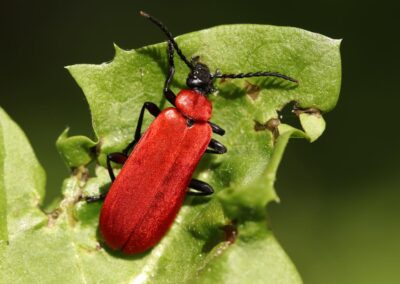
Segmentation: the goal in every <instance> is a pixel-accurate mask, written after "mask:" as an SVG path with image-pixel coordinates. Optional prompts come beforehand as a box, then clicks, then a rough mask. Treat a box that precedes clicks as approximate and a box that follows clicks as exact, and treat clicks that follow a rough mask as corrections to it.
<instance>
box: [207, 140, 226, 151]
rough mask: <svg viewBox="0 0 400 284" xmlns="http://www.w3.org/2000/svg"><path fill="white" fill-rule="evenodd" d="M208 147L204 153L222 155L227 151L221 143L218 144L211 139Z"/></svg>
mask: <svg viewBox="0 0 400 284" xmlns="http://www.w3.org/2000/svg"><path fill="white" fill-rule="evenodd" d="M208 147H210V149H207V150H206V153H211V154H224V153H226V151H228V150H227V149H226V147H225V146H224V145H223V144H222V143H221V142H218V141H217V140H214V139H211V141H210V143H209V144H208Z"/></svg>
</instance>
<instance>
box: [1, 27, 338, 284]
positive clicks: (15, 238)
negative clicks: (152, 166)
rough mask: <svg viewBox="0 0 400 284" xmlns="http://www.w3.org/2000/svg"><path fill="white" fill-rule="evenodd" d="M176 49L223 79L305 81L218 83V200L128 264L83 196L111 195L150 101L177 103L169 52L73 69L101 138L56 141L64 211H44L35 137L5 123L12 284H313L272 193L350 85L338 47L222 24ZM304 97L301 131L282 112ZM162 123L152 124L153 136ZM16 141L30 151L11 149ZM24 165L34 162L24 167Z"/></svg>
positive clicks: (199, 202)
mask: <svg viewBox="0 0 400 284" xmlns="http://www.w3.org/2000/svg"><path fill="white" fill-rule="evenodd" d="M177 42H178V44H179V45H180V46H181V48H182V50H183V52H184V54H185V55H186V56H187V57H188V58H190V57H191V56H196V55H198V56H200V60H201V62H203V63H206V64H207V65H208V66H209V67H210V68H211V70H216V69H217V68H219V69H220V70H221V71H222V72H223V73H240V72H252V71H260V70H265V71H267V70H268V71H276V72H280V73H283V74H286V75H289V76H292V77H294V78H296V79H298V80H299V82H300V83H299V85H296V84H293V83H291V82H286V81H283V80H281V79H277V78H251V79H250V78H249V79H243V80H219V81H217V82H216V84H215V85H216V87H217V89H218V92H216V93H215V94H212V95H211V96H210V100H211V101H212V103H213V118H212V121H213V122H214V123H216V124H218V125H220V126H221V127H223V128H224V129H225V130H226V135H225V136H224V137H215V138H216V139H218V140H219V141H221V142H222V143H223V144H224V145H226V146H227V148H228V153H226V154H224V155H219V156H211V155H205V156H204V157H203V159H202V162H201V164H200V165H199V167H198V169H197V171H196V173H195V177H196V178H199V179H201V180H204V181H206V182H208V183H210V184H211V185H212V186H213V187H214V189H215V192H216V193H215V194H214V196H213V197H211V198H193V197H191V198H189V197H188V198H187V200H186V202H185V204H184V206H183V207H182V209H181V211H180V213H179V215H178V217H177V219H176V221H175V223H174V224H173V226H172V228H171V230H170V231H169V232H168V234H167V235H166V236H165V237H164V238H163V239H162V241H161V242H160V243H159V244H158V245H157V246H156V247H155V248H154V249H152V250H151V251H149V252H147V253H144V254H140V255H133V256H125V255H122V254H121V253H119V252H115V251H110V250H109V249H108V248H107V247H106V245H104V244H103V243H102V240H101V236H100V235H99V233H98V229H97V227H98V216H99V211H100V207H101V204H86V203H85V202H83V201H81V196H82V195H96V194H99V193H100V192H104V191H106V190H107V189H108V187H109V184H110V180H109V177H108V175H107V171H106V169H105V168H104V166H105V157H106V155H107V154H108V153H111V152H116V151H121V150H122V149H123V148H125V146H126V145H127V144H128V143H129V142H130V141H131V140H132V138H133V133H134V129H135V127H136V122H137V118H138V114H139V111H140V108H141V107H142V105H143V103H144V102H146V101H152V102H155V103H156V104H158V105H159V106H160V107H161V108H165V107H167V106H169V105H168V103H167V102H166V101H165V99H164V98H163V97H162V87H163V83H164V80H165V73H166V70H167V62H166V44H165V43H162V44H156V45H151V46H148V47H144V48H140V49H137V50H132V51H125V50H122V49H120V48H118V47H115V49H116V55H115V58H114V60H113V61H111V62H110V63H104V64H101V65H89V64H84V65H74V66H70V67H68V69H69V71H70V72H71V74H72V76H73V77H74V78H75V80H76V81H77V83H78V84H79V86H80V87H81V88H82V90H83V92H84V94H85V96H86V98H87V101H88V103H89V107H90V110H91V113H92V122H93V128H94V131H95V133H96V136H97V137H96V139H95V141H92V140H91V139H89V138H87V137H84V136H76V137H68V133H67V131H65V132H64V133H63V134H62V135H61V136H60V138H59V139H58V141H57V147H58V150H59V152H60V153H61V156H62V157H63V158H64V160H65V162H66V163H67V165H68V166H70V167H72V168H74V171H73V173H72V175H71V177H70V178H67V179H66V180H65V181H64V184H63V194H64V199H63V201H62V202H61V204H60V206H59V207H58V208H57V209H56V210H55V211H54V212H52V214H49V215H46V214H44V213H43V212H42V211H40V210H39V208H38V204H39V203H40V200H41V198H42V196H43V190H44V174H43V171H42V169H41V167H40V165H39V164H38V162H37V160H36V158H35V157H34V155H33V152H32V150H31V148H30V146H29V144H28V142H27V141H26V138H25V136H24V135H23V133H22V132H21V131H20V130H19V129H18V127H17V126H15V124H13V123H12V122H11V121H10V120H9V119H8V117H7V116H6V115H5V114H2V116H0V118H1V120H0V123H1V124H0V127H1V130H2V132H1V133H0V158H1V162H2V163H1V164H0V170H1V171H2V172H3V174H2V175H1V176H4V177H5V178H3V179H2V180H0V193H1V196H0V217H1V218H2V220H4V219H7V222H5V220H4V222H2V223H1V225H0V241H1V243H0V245H1V247H0V248H1V251H0V252H1V253H2V254H3V256H2V266H4V267H2V269H1V270H2V276H3V279H4V280H5V283H26V282H29V281H32V280H34V281H36V282H40V283H54V282H57V283H192V282H193V283H196V282H197V283H220V282H221V283H222V282H226V283H301V279H300V277H299V275H298V273H297V271H296V269H295V267H294V266H293V264H292V263H291V261H290V260H289V258H288V257H287V255H286V254H285V252H284V251H283V250H282V248H281V247H280V246H279V244H278V243H277V241H276V239H275V238H274V237H273V234H272V232H271V229H270V228H269V227H268V225H267V222H266V219H267V213H266V205H267V204H268V202H270V201H273V200H278V197H277V196H276V193H275V190H274V186H273V185H274V181H275V178H276V171H277V169H278V165H279V162H280V160H281V158H282V155H283V152H284V149H285V146H286V144H287V143H288V140H289V138H290V137H303V138H307V139H309V140H310V141H314V140H315V139H317V138H318V137H319V136H320V135H321V134H322V132H323V130H324V129H325V122H324V120H323V117H322V115H321V113H322V112H326V111H329V110H331V109H332V108H333V107H334V106H335V104H336V102H337V100H338V95H339V90H340V76H341V69H340V68H341V67H340V54H339V44H340V42H339V41H337V40H332V39H329V38H327V37H324V36H321V35H318V34H314V33H310V32H307V31H304V30H300V29H296V28H286V27H274V26H262V25H231V26H220V27H216V28H211V29H208V30H203V31H199V32H195V33H191V34H187V35H183V36H180V37H178V38H177ZM176 66H177V70H176V75H175V78H174V81H173V87H172V89H173V90H174V91H175V92H178V91H179V89H182V88H184V82H185V78H186V76H187V73H188V70H187V69H186V67H185V66H184V65H183V63H182V62H180V61H179V59H178V58H176ZM292 101H296V102H297V107H298V108H299V109H302V110H305V111H304V112H302V113H301V114H299V116H300V121H301V124H302V126H303V130H302V129H296V128H293V127H292V126H290V125H287V124H285V123H284V121H281V120H280V119H279V117H278V111H279V110H281V109H282V108H283V107H284V106H285V105H286V104H288V103H290V102H292ZM307 109H313V110H317V113H312V114H310V113H309V112H307V111H306V110H307ZM150 122H151V119H150V117H147V116H146V120H145V127H146V125H148V124H149V123H150ZM145 127H144V128H145ZM11 135H15V137H13V140H15V141H19V142H21V145H19V144H18V143H19V142H18V143H15V144H14V145H13V143H11V142H10V141H11V140H10V139H9V138H8V137H11ZM5 137H6V138H5ZM11 153H14V154H15V157H14V155H13V158H10V157H11V155H12V154H11ZM92 160H97V162H98V164H97V166H96V172H95V174H93V175H92V174H89V172H88V170H87V168H85V166H86V165H87V164H88V163H89V162H90V161H92ZM26 161H28V163H27V162H26ZM21 165H27V166H28V165H29V167H27V168H26V169H25V168H24V169H23V170H21ZM15 173H19V174H20V176H18V175H14V174H15ZM5 215H7V218H4V216H5ZM21 220H23V222H22V221H21ZM7 240H8V241H9V244H8V245H7ZM65 272H68V273H65Z"/></svg>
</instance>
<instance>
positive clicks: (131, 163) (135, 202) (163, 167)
mask: <svg viewBox="0 0 400 284" xmlns="http://www.w3.org/2000/svg"><path fill="white" fill-rule="evenodd" d="M176 102H177V103H176V108H167V109H165V110H163V111H162V112H161V113H160V114H159V115H158V116H157V118H156V119H155V120H154V121H153V122H152V123H151V125H150V127H149V128H148V130H147V131H146V132H145V134H144V135H143V136H142V138H141V139H140V140H139V142H138V143H137V145H136V146H135V149H134V151H133V152H132V153H131V155H130V156H129V158H128V160H127V161H126V162H125V164H124V166H123V167H122V169H121V171H120V173H119V175H118V177H117V178H116V180H115V181H114V183H113V184H112V186H111V188H110V190H109V192H108V194H107V197H106V199H105V201H104V204H103V208H102V210H101V214H100V231H101V233H102V235H103V238H104V240H105V241H106V243H107V244H108V245H109V246H110V247H111V248H113V249H121V250H122V251H123V252H125V253H127V254H133V253H140V252H144V251H146V250H147V249H149V248H151V247H152V246H154V245H155V244H157V243H158V242H159V241H160V239H161V238H162V237H163V236H164V235H165V233H166V231H167V230H168V228H169V227H170V226H171V224H172V222H173V220H174V219H175V216H176V214H177V213H178V211H179V209H180V207H181V205H182V202H183V199H184V197H185V194H186V190H187V188H188V185H189V182H190V180H191V178H192V174H193V172H194V170H195V168H196V166H197V164H198V163H199V161H200V158H201V156H202V155H203V154H204V152H205V150H206V149H207V146H208V144H209V142H210V139H211V134H212V130H211V126H210V125H209V124H208V123H207V121H208V120H209V119H210V117H211V110H212V106H211V103H210V102H209V101H208V100H207V98H206V97H204V96H202V95H201V94H199V93H196V92H195V91H192V90H182V91H181V92H180V93H179V95H178V96H177V98H176ZM178 102H179V103H178ZM196 109H197V111H196ZM187 117H191V118H193V119H194V120H195V117H196V118H198V119H199V120H195V123H194V124H193V125H192V126H191V127H188V125H187Z"/></svg>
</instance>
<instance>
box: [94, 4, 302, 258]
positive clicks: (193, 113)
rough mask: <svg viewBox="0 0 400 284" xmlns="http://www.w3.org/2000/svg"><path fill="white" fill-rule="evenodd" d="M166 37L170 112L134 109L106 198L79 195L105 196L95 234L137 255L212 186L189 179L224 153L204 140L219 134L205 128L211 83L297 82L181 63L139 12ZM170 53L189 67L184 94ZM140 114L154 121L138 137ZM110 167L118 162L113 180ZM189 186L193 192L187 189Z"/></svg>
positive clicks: (114, 157) (149, 106)
mask: <svg viewBox="0 0 400 284" xmlns="http://www.w3.org/2000/svg"><path fill="white" fill-rule="evenodd" d="M140 14H141V16H143V17H145V18H147V19H148V20H150V21H151V22H153V23H154V24H155V25H156V26H158V27H159V28H160V29H161V30H162V31H163V32H164V34H165V35H166V36H167V39H168V40H167V54H168V64H169V69H168V74H167V78H166V80H165V84H164V89H163V93H164V95H165V97H166V99H167V100H168V101H169V102H170V103H171V104H172V106H173V107H169V108H166V109H164V110H162V111H161V110H160V109H159V108H158V106H157V105H155V104H154V103H152V102H145V103H144V105H143V107H142V108H141V111H140V114H139V119H138V123H137V127H136V131H135V134H134V139H133V141H132V142H131V143H129V145H128V146H127V147H126V148H125V149H124V150H123V151H122V152H118V153H111V154H108V155H107V169H108V172H109V175H110V178H111V180H112V185H111V187H110V189H109V191H108V193H107V194H102V195H99V196H89V197H86V200H87V201H88V202H94V201H97V200H101V199H104V198H105V200H104V203H103V206H102V209H101V212H100V222H99V227H100V232H101V234H102V236H103V238H104V240H105V242H106V244H107V245H108V246H109V247H111V248H112V249H118V250H122V251H123V252H124V253H126V254H134V253H142V252H145V251H146V250H148V249H150V248H151V247H153V246H154V245H156V244H157V243H158V242H159V241H160V240H161V238H162V237H163V236H164V235H165V234H166V232H167V231H168V229H169V228H170V226H171V224H172V223H173V221H174V219H175V217H176V215H177V213H178V212H179V209H180V207H181V206H182V203H183V200H184V197H185V195H186V194H190V195H195V196H206V195H210V194H212V193H213V191H214V190H213V188H212V187H211V186H210V185H209V184H207V183H205V182H203V181H200V180H197V179H193V178H192V175H193V172H194V170H195V169H196V166H197V164H198V163H199V161H200V159H201V157H202V156H203V154H204V153H212V154H224V153H225V152H227V149H226V147H225V146H224V145H223V144H221V143H220V142H218V141H217V140H215V139H213V138H211V135H212V133H215V134H218V135H224V133H225V130H224V129H222V128H221V127H220V126H218V125H216V124H214V123H212V122H211V121H210V119H211V113H212V104H211V102H210V101H209V100H208V98H207V95H209V94H210V93H212V92H213V91H214V90H215V88H214V81H215V79H217V78H233V79H235V78H247V77H259V76H274V77H279V78H282V79H284V80H288V81H292V82H295V83H297V80H296V79H294V78H291V77H289V76H286V75H283V74H280V73H277V72H263V71H261V72H253V73H239V74H222V73H221V72H216V73H215V74H213V73H211V72H210V69H209V68H208V66H207V65H206V64H204V63H201V62H200V61H199V58H198V57H194V58H192V60H188V59H187V58H186V57H185V55H184V54H183V52H182V50H181V49H180V48H179V47H178V44H177V43H176V41H175V40H174V38H173V36H172V34H171V33H170V32H169V31H168V29H167V27H166V26H165V25H164V24H162V23H161V22H160V21H159V20H157V19H156V18H154V17H153V16H151V15H149V14H147V13H145V12H140ZM174 52H176V53H177V54H178V56H179V58H180V59H181V60H182V61H183V62H184V63H185V64H186V66H187V67H188V68H189V69H190V72H189V75H188V77H187V80H186V85H187V87H188V88H187V89H184V90H181V91H180V92H179V93H178V94H177V95H175V94H174V93H173V91H172V90H171V89H170V85H171V81H172V78H173V76H174V72H175V65H174ZM145 110H147V111H148V112H150V114H152V115H153V116H154V117H155V120H154V121H153V122H152V123H151V124H150V126H149V128H148V129H147V131H146V132H145V133H144V134H143V135H142V134H141V130H142V123H143V116H144V113H145ZM111 162H114V163H118V164H123V166H122V169H121V171H120V173H119V174H118V176H117V178H115V175H114V172H113V169H112V166H111ZM188 188H190V189H192V190H188Z"/></svg>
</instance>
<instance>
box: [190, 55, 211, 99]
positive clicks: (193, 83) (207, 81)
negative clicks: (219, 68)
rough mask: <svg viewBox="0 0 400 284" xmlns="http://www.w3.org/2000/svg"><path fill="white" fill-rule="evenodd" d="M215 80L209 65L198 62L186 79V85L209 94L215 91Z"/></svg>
mask: <svg viewBox="0 0 400 284" xmlns="http://www.w3.org/2000/svg"><path fill="white" fill-rule="evenodd" d="M213 81H214V78H213V75H212V74H211V72H210V69H209V68H208V66H207V65H205V64H203V63H199V62H196V63H195V64H194V66H193V68H192V69H191V71H190V73H189V75H188V77H187V79H186V85H187V86H188V87H189V88H190V89H193V90H196V91H198V92H200V93H202V94H204V95H207V94H210V93H212V92H213V91H214V86H213Z"/></svg>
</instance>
